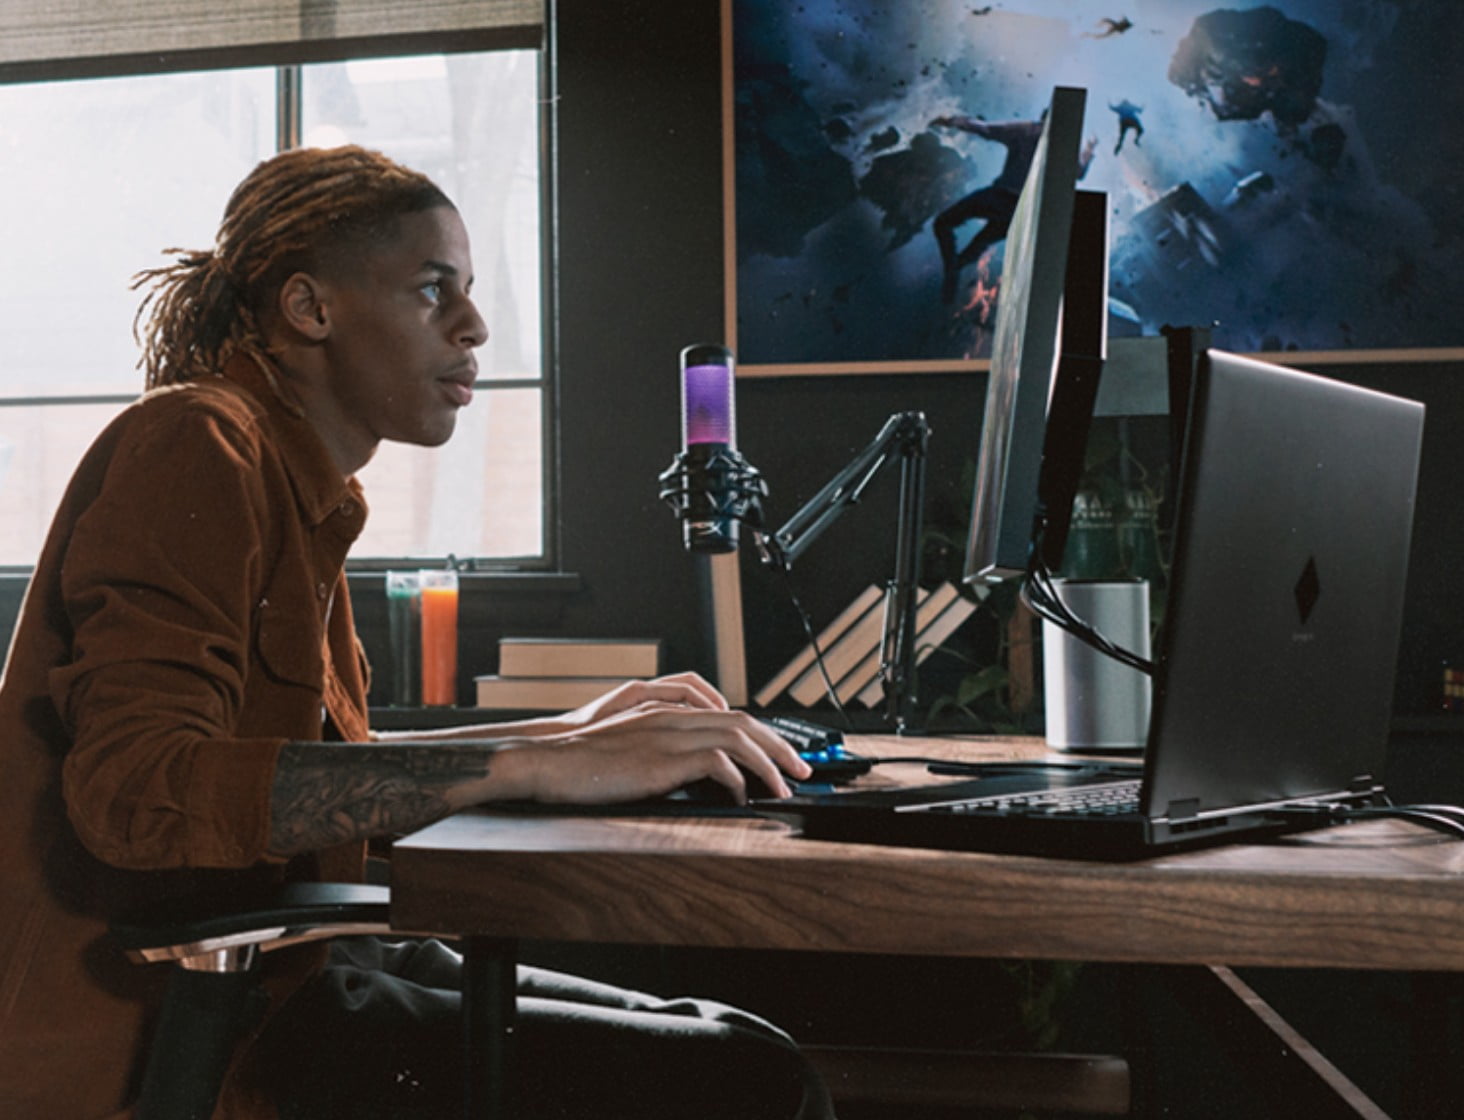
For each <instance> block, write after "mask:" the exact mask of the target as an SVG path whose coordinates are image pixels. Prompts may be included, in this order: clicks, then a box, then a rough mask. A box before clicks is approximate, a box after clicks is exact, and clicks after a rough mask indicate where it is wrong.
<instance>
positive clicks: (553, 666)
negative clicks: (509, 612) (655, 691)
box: [474, 638, 661, 711]
mask: <svg viewBox="0 0 1464 1120" xmlns="http://www.w3.org/2000/svg"><path fill="white" fill-rule="evenodd" d="M660 668H661V643H660V641H659V640H658V639H655V638H501V639H499V642H498V672H497V674H494V675H489V676H481V677H477V678H475V682H474V683H475V684H476V685H477V702H478V707H480V708H495V709H499V710H508V709H512V710H515V711H561V710H564V709H567V708H577V707H579V705H581V704H586V703H589V702H590V701H591V700H594V699H596V698H598V697H600V696H603V695H604V694H605V693H607V692H609V691H610V690H611V689H612V688H617V687H618V686H620V685H622V684H624V683H625V682H626V681H628V680H635V679H645V678H649V677H654V676H656V675H657V673H659V672H660Z"/></svg>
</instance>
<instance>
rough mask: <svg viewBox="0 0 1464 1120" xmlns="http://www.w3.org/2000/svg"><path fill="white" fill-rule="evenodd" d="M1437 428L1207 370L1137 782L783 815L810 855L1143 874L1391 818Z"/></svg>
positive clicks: (1185, 460)
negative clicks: (1388, 804) (1423, 457)
mask: <svg viewBox="0 0 1464 1120" xmlns="http://www.w3.org/2000/svg"><path fill="white" fill-rule="evenodd" d="M1423 411H1424V410H1423V406H1422V405H1420V404H1418V403H1416V402H1414V401H1408V400H1404V399H1401V398H1398V397H1393V396H1388V395H1385V394H1382V393H1377V392H1373V391H1370V390H1367V389H1362V388H1357V387H1354V386H1350V385H1346V384H1344V383H1342V382H1338V381H1334V380H1330V379H1327V378H1323V377H1319V376H1315V375H1312V374H1309V373H1303V372H1300V371H1296V370H1291V369H1286V368H1283V367H1280V366H1277V365H1273V364H1269V363H1266V362H1261V361H1257V360H1253V359H1249V358H1245V357H1240V356H1237V355H1233V354H1229V353H1226V352H1224V351H1219V350H1208V351H1205V352H1203V353H1202V354H1201V355H1200V356H1199V360H1198V362H1197V364H1196V369H1195V372H1194V381H1193V384H1192V386H1191V389H1190V401H1189V404H1188V410H1187V415H1188V420H1187V424H1186V435H1185V439H1184V445H1183V455H1182V460H1181V466H1180V473H1179V489H1178V505H1177V509H1176V514H1175V536H1174V542H1173V553H1172V567H1171V582H1170V587H1169V597H1168V602H1167V606H1166V617H1165V623H1164V626H1163V627H1162V631H1161V633H1160V635H1159V636H1158V638H1157V642H1156V666H1155V684H1154V702H1153V708H1152V714H1151V718H1150V727H1149V734H1148V739H1147V743H1146V746H1145V750H1144V758H1143V764H1142V767H1140V768H1136V769H1137V770H1138V775H1137V776H1136V775H1135V773H1134V772H1133V771H1130V772H1129V773H1124V772H1123V771H1122V770H1121V769H1119V768H1113V767H1108V766H1104V765H1102V764H1101V763H1100V764H1094V765H1092V766H1085V765H1081V764H1073V763H1067V764H1065V765H1059V766H1057V767H1054V768H1051V769H1049V768H1045V767H1040V766H1033V767H1030V768H1027V769H1025V770H1023V769H1022V768H1020V767H1019V768H1016V769H1015V770H1013V769H1011V768H1003V767H1000V766H998V767H993V768H992V769H991V770H990V771H989V772H986V773H984V774H983V776H980V777H976V778H972V779H963V780H959V781H954V782H950V783H946V784H941V785H938V786H937V785H925V786H919V787H902V788H900V789H884V790H880V789H873V790H867V791H860V790H858V789H853V788H851V789H848V790H842V791H841V790H827V789H826V790H821V791H818V792H808V791H801V792H799V793H798V794H796V795H795V796H794V797H793V798H792V799H791V801H784V802H779V803H777V812H778V814H779V815H780V816H781V815H783V814H785V813H793V814H796V817H797V819H798V822H799V823H800V824H801V827H802V831H803V834H804V835H805V836H808V837H812V838H816V839H830V840H845V841H862V842H869V843H878V844H894V845H909V846H917V847H934V848H945V849H966V850H975V851H991V852H1008V853H1025V854H1034V855H1048V856H1058V857H1068V858H1096V859H1135V858H1142V857H1145V856H1151V855H1158V854H1161V853H1164V852H1167V851H1172V850H1177V849H1181V848H1190V847H1196V846H1200V845H1209V844H1216V843H1222V842H1230V841H1236V840H1247V841H1249V840H1255V839H1258V838H1262V837H1267V836H1272V835H1276V834H1279V833H1284V832H1294V831H1298V830H1301V829H1305V828H1314V827H1320V826H1322V825H1324V824H1326V823H1329V821H1328V818H1327V817H1326V816H1325V814H1323V813H1320V812H1318V811H1316V806H1317V805H1318V804H1324V803H1335V804H1341V805H1347V806H1361V805H1367V804H1373V803H1378V802H1379V801H1380V799H1381V798H1382V796H1383V782H1382V775H1383V765H1384V761H1385V756H1386V746H1387V738H1388V729H1389V721H1390V716H1391V711H1392V703H1393V685H1394V674H1395V663H1396V659H1397V653H1398V645H1399V640H1400V632H1401V626H1402V615H1403V589H1404V583H1405V578H1406V574H1407V567H1408V553H1409V545H1410V541H1411V536H1412V523H1413V506H1414V496H1415V491H1416V485H1417V477H1418V463H1419V452H1420V447H1421V443H1422V436H1423ZM1090 795H1092V797H1094V798H1095V799H1096V800H1094V801H1092V802H1091V803H1089V802H1088V799H1089V796H1090ZM1034 798H1035V802H1034V803H1030V804H1029V803H1027V801H1033V799H1034ZM1023 799H1025V800H1023ZM1073 801H1077V802H1079V803H1086V804H1084V806H1083V807H1080V808H1073V807H1071V805H1069V804H1068V803H1070V802H1073ZM1057 802H1061V803H1063V804H1065V805H1068V807H1060V806H1059V805H1058V804H1056V803H1057ZM764 807H765V808H767V809H769V810H771V809H772V808H773V806H772V804H771V803H765V805H764Z"/></svg>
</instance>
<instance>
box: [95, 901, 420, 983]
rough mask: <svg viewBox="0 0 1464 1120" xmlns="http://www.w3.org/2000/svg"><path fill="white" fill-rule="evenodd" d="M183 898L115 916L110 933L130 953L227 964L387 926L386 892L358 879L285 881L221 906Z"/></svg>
mask: <svg viewBox="0 0 1464 1120" xmlns="http://www.w3.org/2000/svg"><path fill="white" fill-rule="evenodd" d="M217 906H218V900H217V899H210V900H208V902H207V903H204V902H194V901H191V900H190V901H187V902H182V903H180V904H178V905H177V906H175V907H168V908H164V909H161V910H158V911H155V912H153V913H151V914H148V915H145V916H142V917H141V918H140V919H137V920H133V919H121V920H117V921H114V922H113V923H112V926H111V931H112V938H113V940H114V941H115V942H116V944H117V945H119V946H120V947H121V948H122V949H123V951H124V952H125V953H126V954H127V956H128V957H130V958H131V959H132V960H134V961H141V962H147V961H177V962H178V963H179V964H181V965H182V966H183V967H184V968H192V969H199V970H204V971H223V972H232V971H238V970H241V969H247V968H249V967H251V965H252V963H253V959H254V956H255V954H256V953H263V952H269V951H270V950H272V949H278V948H281V947H283V946H285V945H294V944H298V943H299V942H302V941H319V940H323V939H326V938H331V937H341V936H346V935H355V934H381V933H387V932H389V931H390V928H391V927H390V924H389V911H390V907H391V892H390V890H389V889H388V888H386V887H383V886H374V885H370V884H364V883H290V884H287V885H285V886H283V887H280V888H279V889H278V890H276V891H273V892H271V893H270V894H268V895H266V896H263V897H261V898H254V899H249V900H247V901H246V902H242V903H239V904H237V905H236V906H233V907H230V908H228V909H226V910H219V909H218V908H217Z"/></svg>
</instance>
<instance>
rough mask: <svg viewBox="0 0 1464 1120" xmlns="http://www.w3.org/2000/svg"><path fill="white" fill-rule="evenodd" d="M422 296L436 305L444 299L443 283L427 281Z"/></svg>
mask: <svg viewBox="0 0 1464 1120" xmlns="http://www.w3.org/2000/svg"><path fill="white" fill-rule="evenodd" d="M422 294H423V295H425V296H426V297H427V298H428V299H430V300H431V301H432V302H433V303H436V302H437V301H438V300H440V299H442V281H441V280H429V281H427V283H425V284H423V285H422Z"/></svg>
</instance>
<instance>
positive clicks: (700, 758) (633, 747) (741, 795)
mask: <svg viewBox="0 0 1464 1120" xmlns="http://www.w3.org/2000/svg"><path fill="white" fill-rule="evenodd" d="M647 683H651V682H647ZM703 683H704V682H703ZM611 695H612V696H613V695H614V694H613V693H612V694H611ZM718 699H720V697H718ZM499 765H500V766H511V767H512V768H513V770H515V771H518V773H517V774H516V777H517V778H518V779H519V780H521V781H524V782H525V783H526V789H525V791H524V793H525V794H526V795H527V796H529V797H531V798H533V799H534V800H536V801H544V802H559V803H569V804H608V803H613V802H617V801H632V800H636V799H637V798H642V797H656V796H659V795H661V794H665V793H670V792H671V791H672V790H674V789H677V788H679V787H680V786H683V785H685V784H687V783H688V782H693V781H696V780H698V779H700V778H711V779H712V780H714V781H716V782H719V783H721V784H722V785H724V786H726V787H727V789H728V790H729V791H730V792H731V793H732V795H733V797H734V798H735V799H736V800H737V801H739V802H741V801H743V800H745V799H746V797H747V781H746V779H745V778H744V776H743V771H746V772H747V773H748V774H751V775H754V776H755V777H756V778H757V780H759V781H760V782H761V783H762V784H763V785H765V786H766V787H767V788H768V789H769V790H770V791H772V793H773V794H774V796H778V797H785V796H787V795H788V793H789V790H788V786H787V783H786V782H785V781H784V779H783V774H785V773H786V774H789V775H791V776H793V777H795V778H806V777H808V775H809V774H810V773H811V770H810V768H809V766H808V764H807V763H806V762H804V761H803V759H801V758H800V757H799V756H798V752H797V751H795V750H794V749H793V747H792V746H790V745H789V744H788V742H787V741H786V740H785V739H784V738H783V737H782V736H781V735H778V734H777V733H776V732H774V731H772V730H770V729H769V728H768V727H767V726H766V725H764V724H763V723H762V722H761V721H759V720H757V719H754V718H753V717H752V716H749V715H748V714H747V713H746V712H733V711H728V710H726V709H725V707H721V708H718V707H711V706H695V705H691V704H674V705H671V704H665V703H661V702H647V703H643V704H639V705H636V706H634V707H632V708H630V709H628V710H623V711H620V712H619V713H616V714H614V715H611V716H608V717H605V718H602V719H600V720H598V721H597V722H595V723H593V724H591V725H589V726H587V727H585V728H583V729H582V730H575V731H568V732H565V733H563V734H560V735H551V736H546V737H544V738H540V739H535V740H534V741H532V742H531V743H527V744H524V745H523V746H521V747H517V748H516V749H514V750H512V751H506V752H504V753H503V754H502V755H500V757H499Z"/></svg>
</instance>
